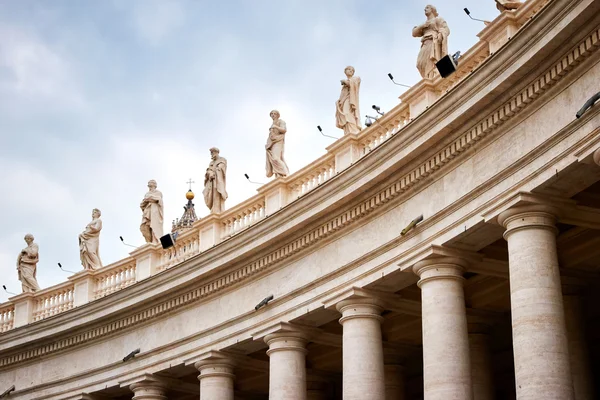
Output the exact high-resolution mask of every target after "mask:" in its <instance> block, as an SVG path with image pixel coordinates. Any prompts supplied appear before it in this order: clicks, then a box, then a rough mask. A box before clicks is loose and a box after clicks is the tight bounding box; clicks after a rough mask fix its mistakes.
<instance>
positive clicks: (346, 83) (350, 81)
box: [335, 66, 362, 135]
mask: <svg viewBox="0 0 600 400" xmlns="http://www.w3.org/2000/svg"><path fill="white" fill-rule="evenodd" d="M344 73H345V74H346V78H347V79H342V80H341V81H340V82H342V92H341V93H340V98H339V100H338V101H336V103H335V105H336V110H335V125H336V126H337V127H338V128H340V129H343V130H344V135H348V134H351V133H359V132H360V131H361V129H362V125H361V124H360V110H359V107H358V92H359V89H360V78H359V77H358V76H354V67H352V66H347V67H346V69H345V70H344Z"/></svg>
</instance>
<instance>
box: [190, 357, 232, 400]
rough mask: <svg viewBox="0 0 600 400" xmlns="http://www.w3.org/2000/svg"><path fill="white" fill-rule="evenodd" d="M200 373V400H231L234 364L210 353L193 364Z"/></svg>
mask: <svg viewBox="0 0 600 400" xmlns="http://www.w3.org/2000/svg"><path fill="white" fill-rule="evenodd" d="M194 366H195V367H196V369H198V371H199V372H200V375H198V380H199V381H200V400H213V399H219V400H233V398H234V386H233V382H234V379H235V375H234V363H233V361H232V360H230V359H229V358H228V357H226V356H224V355H220V353H216V352H215V353H212V354H211V356H210V357H208V358H206V359H205V360H201V361H198V362H197V363H195V364H194Z"/></svg>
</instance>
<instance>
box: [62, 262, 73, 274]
mask: <svg viewBox="0 0 600 400" xmlns="http://www.w3.org/2000/svg"><path fill="white" fill-rule="evenodd" d="M57 264H58V268H60V270H61V271H62V272H68V273H70V274H76V273H77V272H75V271H69V270H68V269H64V268H63V267H62V264H61V263H57Z"/></svg>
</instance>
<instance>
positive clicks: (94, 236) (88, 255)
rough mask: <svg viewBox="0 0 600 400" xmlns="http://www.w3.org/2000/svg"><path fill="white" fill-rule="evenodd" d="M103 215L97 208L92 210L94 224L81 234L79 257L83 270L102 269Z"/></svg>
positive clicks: (90, 224) (91, 223)
mask: <svg viewBox="0 0 600 400" xmlns="http://www.w3.org/2000/svg"><path fill="white" fill-rule="evenodd" d="M101 215H102V213H101V212H100V210H98V209H97V208H94V209H93V210H92V222H90V223H89V224H87V226H86V227H85V230H84V231H83V232H81V233H80V234H79V255H80V258H81V265H83V269H99V268H102V261H101V260H100V252H99V247H100V231H101V230H102V220H100V216H101Z"/></svg>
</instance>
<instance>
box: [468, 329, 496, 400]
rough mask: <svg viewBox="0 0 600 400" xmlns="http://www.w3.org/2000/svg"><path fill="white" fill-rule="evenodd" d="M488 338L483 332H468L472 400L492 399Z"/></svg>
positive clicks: (492, 389)
mask: <svg viewBox="0 0 600 400" xmlns="http://www.w3.org/2000/svg"><path fill="white" fill-rule="evenodd" d="M489 341H490V338H489V335H488V334H487V333H485V332H469V355H470V359H471V380H472V383H473V400H494V398H495V396H494V381H493V377H492V359H491V353H490V343H489Z"/></svg>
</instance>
